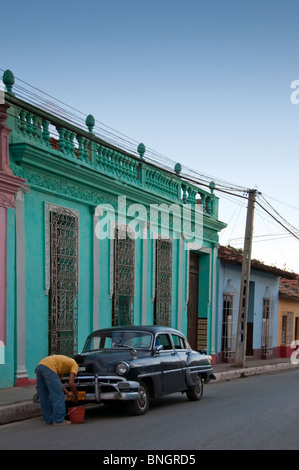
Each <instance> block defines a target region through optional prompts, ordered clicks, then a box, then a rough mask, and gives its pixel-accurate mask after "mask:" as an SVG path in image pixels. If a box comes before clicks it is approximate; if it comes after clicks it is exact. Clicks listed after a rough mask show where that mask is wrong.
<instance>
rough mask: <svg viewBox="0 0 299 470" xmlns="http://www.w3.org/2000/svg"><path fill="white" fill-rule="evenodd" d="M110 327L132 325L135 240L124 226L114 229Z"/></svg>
mask: <svg viewBox="0 0 299 470" xmlns="http://www.w3.org/2000/svg"><path fill="white" fill-rule="evenodd" d="M113 264H114V266H113V268H114V269H113V270H114V280H113V297H112V326H119V325H132V324H133V323H134V292H135V239H133V237H130V236H129V234H128V232H127V227H126V226H119V227H117V228H115V238H114V263H113Z"/></svg>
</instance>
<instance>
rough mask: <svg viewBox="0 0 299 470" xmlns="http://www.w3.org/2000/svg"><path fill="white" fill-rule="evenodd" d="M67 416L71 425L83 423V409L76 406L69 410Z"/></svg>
mask: <svg viewBox="0 0 299 470" xmlns="http://www.w3.org/2000/svg"><path fill="white" fill-rule="evenodd" d="M68 415H69V418H70V421H71V422H72V423H84V419H85V407H84V406H76V407H75V408H69V412H68Z"/></svg>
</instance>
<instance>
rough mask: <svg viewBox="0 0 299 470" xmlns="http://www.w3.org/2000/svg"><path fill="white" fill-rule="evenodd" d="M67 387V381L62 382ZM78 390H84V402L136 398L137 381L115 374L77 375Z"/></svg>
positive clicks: (137, 393)
mask: <svg viewBox="0 0 299 470" xmlns="http://www.w3.org/2000/svg"><path fill="white" fill-rule="evenodd" d="M64 385H65V386H66V387H67V383H65V384H64ZM75 385H76V388H77V390H78V392H80V391H83V392H84V391H85V398H84V402H95V403H101V402H104V401H110V400H115V401H129V400H137V398H138V395H139V392H138V388H139V383H138V382H133V381H129V380H125V379H124V378H122V377H116V376H107V377H106V376H105V377H103V376H97V375H94V376H78V377H77V378H76V380H75Z"/></svg>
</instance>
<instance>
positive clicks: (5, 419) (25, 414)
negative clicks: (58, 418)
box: [0, 400, 41, 425]
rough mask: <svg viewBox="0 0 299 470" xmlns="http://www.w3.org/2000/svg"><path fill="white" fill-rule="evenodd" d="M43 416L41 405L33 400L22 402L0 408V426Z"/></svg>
mask: <svg viewBox="0 0 299 470" xmlns="http://www.w3.org/2000/svg"><path fill="white" fill-rule="evenodd" d="M35 416H41V409H40V404H39V403H33V402H32V400H27V401H20V402H16V403H11V404H7V405H1V406H0V425H1V424H8V423H13V422H15V421H22V420H24V419H30V418H34V417H35Z"/></svg>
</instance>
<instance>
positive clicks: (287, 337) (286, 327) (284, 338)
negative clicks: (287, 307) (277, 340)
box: [281, 312, 293, 345]
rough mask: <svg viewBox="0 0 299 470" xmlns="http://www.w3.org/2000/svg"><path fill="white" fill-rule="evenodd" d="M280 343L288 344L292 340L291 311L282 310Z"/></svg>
mask: <svg viewBox="0 0 299 470" xmlns="http://www.w3.org/2000/svg"><path fill="white" fill-rule="evenodd" d="M281 327H282V331H281V343H282V344H285V345H290V344H291V342H292V341H293V312H283V315H282V325H281Z"/></svg>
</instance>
